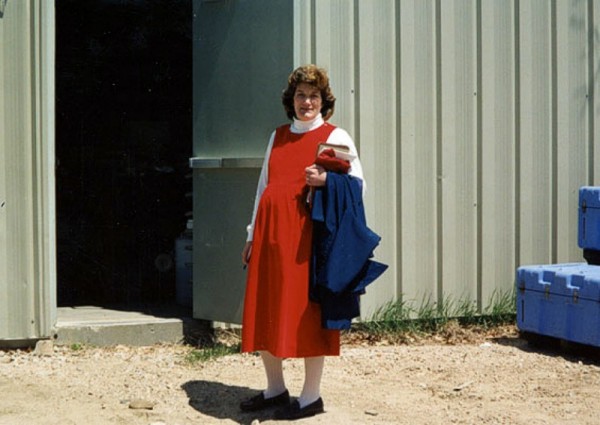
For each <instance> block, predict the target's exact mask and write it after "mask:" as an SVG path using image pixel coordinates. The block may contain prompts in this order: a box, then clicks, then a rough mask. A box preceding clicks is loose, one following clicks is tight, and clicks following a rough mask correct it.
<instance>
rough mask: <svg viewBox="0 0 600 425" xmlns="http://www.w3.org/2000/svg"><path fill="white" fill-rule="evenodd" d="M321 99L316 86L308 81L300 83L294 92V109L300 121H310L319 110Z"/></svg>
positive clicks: (321, 103)
mask: <svg viewBox="0 0 600 425" xmlns="http://www.w3.org/2000/svg"><path fill="white" fill-rule="evenodd" d="M322 106H323V99H321V92H320V91H319V89H318V88H316V87H315V86H313V85H312V84H308V83H300V84H298V87H296V93H294V111H295V112H296V118H298V119H299V120H300V121H310V120H312V119H314V118H316V116H317V115H319V113H320V112H321V107H322Z"/></svg>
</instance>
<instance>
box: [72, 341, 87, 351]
mask: <svg viewBox="0 0 600 425" xmlns="http://www.w3.org/2000/svg"><path fill="white" fill-rule="evenodd" d="M69 348H70V349H71V351H81V350H83V349H84V346H83V344H81V343H80V342H75V343H73V344H71V345H70V346H69Z"/></svg>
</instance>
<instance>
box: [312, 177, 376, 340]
mask: <svg viewBox="0 0 600 425" xmlns="http://www.w3.org/2000/svg"><path fill="white" fill-rule="evenodd" d="M311 218H312V220H313V250H312V262H311V275H310V278H311V279H310V292H309V296H310V299H311V300H312V301H315V302H318V303H319V304H321V321H322V326H323V327H324V328H325V329H349V328H350V324H351V320H352V319H353V318H354V317H357V316H359V315H360V302H359V297H360V295H362V294H364V292H365V288H366V286H367V285H369V284H370V283H372V282H373V281H374V280H375V279H377V278H378V277H379V276H380V275H381V274H382V273H383V272H384V271H385V270H386V269H387V265H385V264H382V263H378V262H376V261H373V260H371V258H372V257H373V250H374V249H375V248H376V247H377V245H379V242H380V240H381V238H380V237H379V236H378V235H377V234H376V233H374V232H373V231H372V230H371V229H369V228H368V227H367V224H366V219H365V211H364V206H363V202H362V181H361V180H360V179H357V178H356V177H353V176H351V175H347V174H337V173H333V172H329V173H327V180H326V185H325V186H324V187H322V188H318V189H316V190H315V191H314V194H313V199H312V211H311Z"/></svg>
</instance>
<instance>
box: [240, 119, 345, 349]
mask: <svg viewBox="0 0 600 425" xmlns="http://www.w3.org/2000/svg"><path fill="white" fill-rule="evenodd" d="M334 129H335V127H334V126H332V125H331V124H328V123H324V124H323V125H321V126H320V127H318V128H316V129H314V130H311V131H308V132H306V133H301V134H296V133H292V132H291V131H290V125H284V126H281V127H279V128H278V129H277V130H276V133H275V140H274V142H273V148H272V150H271V155H270V159H269V170H268V182H267V187H266V188H265V190H264V192H263V194H262V196H261V199H260V202H259V205H258V211H257V214H256V220H255V223H254V237H253V243H252V254H251V257H250V263H249V265H248V277H247V282H246V296H245V302H244V316H243V327H242V351H243V352H251V351H258V350H265V351H269V352H270V353H271V354H272V355H274V356H277V357H314V356H323V355H330V356H335V355H339V352H340V333H339V331H337V330H327V329H323V328H322V327H321V309H320V306H319V305H318V304H316V303H313V302H311V301H309V299H308V284H309V264H310V255H311V245H312V222H311V220H310V216H309V213H308V209H307V207H306V205H305V199H306V192H305V190H304V189H305V172H304V169H305V168H306V167H308V166H309V165H311V164H313V163H314V161H315V156H316V152H317V146H318V144H319V143H323V142H326V141H327V139H328V137H329V135H330V134H331V132H332V131H333V130H334Z"/></svg>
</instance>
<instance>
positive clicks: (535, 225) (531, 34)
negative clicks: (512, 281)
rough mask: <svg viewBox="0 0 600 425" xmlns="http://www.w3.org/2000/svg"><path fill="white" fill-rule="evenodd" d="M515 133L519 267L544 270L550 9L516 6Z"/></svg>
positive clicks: (549, 215)
mask: <svg viewBox="0 0 600 425" xmlns="http://www.w3.org/2000/svg"><path fill="white" fill-rule="evenodd" d="M519 5H520V8H519V10H518V15H519V34H520V39H519V53H520V54H519V58H518V59H519V75H518V76H517V78H518V80H519V82H520V93H519V95H520V104H519V106H520V114H519V116H518V120H519V122H518V123H519V127H520V133H519V134H518V137H519V150H518V151H517V159H518V166H519V172H520V179H519V181H518V188H519V194H520V196H519V198H518V200H517V201H518V208H519V215H518V220H519V224H518V225H519V233H518V234H517V237H518V239H517V245H516V248H517V249H518V250H519V255H518V262H519V263H520V264H544V263H550V262H552V261H553V256H552V219H553V215H554V211H553V210H554V205H553V204H552V174H553V156H552V140H553V127H552V121H553V107H552V102H553V98H554V96H555V93H554V92H553V85H552V51H551V44H552V43H551V41H552V37H551V10H550V7H551V3H550V2H547V1H545V0H539V1H530V2H529V1H528V2H520V3H519Z"/></svg>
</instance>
